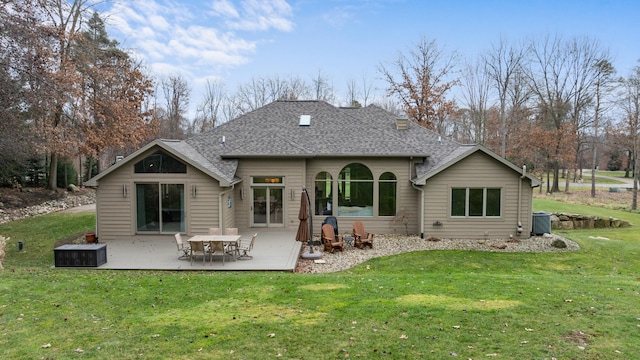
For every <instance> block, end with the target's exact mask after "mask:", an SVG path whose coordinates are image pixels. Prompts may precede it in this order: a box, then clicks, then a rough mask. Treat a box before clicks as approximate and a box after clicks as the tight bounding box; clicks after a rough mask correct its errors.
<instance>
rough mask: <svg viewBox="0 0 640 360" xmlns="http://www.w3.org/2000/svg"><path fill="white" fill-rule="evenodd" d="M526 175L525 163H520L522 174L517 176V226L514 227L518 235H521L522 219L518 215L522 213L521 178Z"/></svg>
mask: <svg viewBox="0 0 640 360" xmlns="http://www.w3.org/2000/svg"><path fill="white" fill-rule="evenodd" d="M526 176H527V165H522V175H521V176H520V178H518V226H517V227H516V232H517V234H518V236H520V235H522V231H523V230H522V221H520V217H521V214H522V179H524V178H525V177H526Z"/></svg>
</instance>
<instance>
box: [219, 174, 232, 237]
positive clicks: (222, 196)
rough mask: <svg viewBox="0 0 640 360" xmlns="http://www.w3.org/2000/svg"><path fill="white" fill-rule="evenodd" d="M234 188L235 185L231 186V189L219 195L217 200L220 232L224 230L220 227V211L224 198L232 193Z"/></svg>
mask: <svg viewBox="0 0 640 360" xmlns="http://www.w3.org/2000/svg"><path fill="white" fill-rule="evenodd" d="M235 187H236V184H231V189H229V190H226V191H223V192H221V193H220V198H219V199H218V226H219V227H220V231H223V230H224V227H223V226H222V209H224V208H223V206H224V197H225V195H227V194H229V193H230V192H232V191H233V189H234V188H235Z"/></svg>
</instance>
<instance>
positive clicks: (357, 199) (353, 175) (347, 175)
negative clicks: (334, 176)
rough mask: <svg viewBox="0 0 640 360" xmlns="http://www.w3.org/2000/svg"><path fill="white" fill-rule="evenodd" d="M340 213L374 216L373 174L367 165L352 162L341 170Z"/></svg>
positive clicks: (339, 179) (339, 189)
mask: <svg viewBox="0 0 640 360" xmlns="http://www.w3.org/2000/svg"><path fill="white" fill-rule="evenodd" d="M338 215H339V216H373V175H372V174H371V170H369V168H368V167H366V166H365V165H363V164H359V163H351V164H349V165H347V166H345V167H344V168H343V169H342V171H340V176H339V178H338Z"/></svg>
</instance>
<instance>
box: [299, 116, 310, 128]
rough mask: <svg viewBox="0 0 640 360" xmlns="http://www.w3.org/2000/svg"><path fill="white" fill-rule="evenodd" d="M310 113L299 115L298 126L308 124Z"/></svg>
mask: <svg viewBox="0 0 640 360" xmlns="http://www.w3.org/2000/svg"><path fill="white" fill-rule="evenodd" d="M310 125H311V115H300V126H310Z"/></svg>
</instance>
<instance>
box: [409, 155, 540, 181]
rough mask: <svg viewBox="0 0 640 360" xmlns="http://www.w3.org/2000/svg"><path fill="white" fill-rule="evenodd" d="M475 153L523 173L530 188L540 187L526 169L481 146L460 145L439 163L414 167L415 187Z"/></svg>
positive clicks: (428, 160)
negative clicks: (528, 181)
mask: <svg viewBox="0 0 640 360" xmlns="http://www.w3.org/2000/svg"><path fill="white" fill-rule="evenodd" d="M476 152H482V153H484V154H486V155H488V156H489V157H491V158H492V159H494V160H496V161H497V162H499V163H501V164H502V165H505V166H507V167H509V168H510V169H512V170H513V171H514V172H516V173H519V174H522V173H523V171H524V173H525V174H524V176H525V177H526V178H527V179H529V180H530V181H531V187H536V186H540V184H541V182H540V180H538V179H537V178H536V177H534V176H533V175H531V174H530V173H528V172H526V169H521V168H519V167H517V166H516V165H514V164H513V163H512V162H510V161H508V160H506V159H504V158H503V157H501V156H498V155H497V154H496V153H494V152H493V151H491V150H489V149H487V148H486V147H484V146H482V145H461V146H460V147H458V148H457V149H455V150H454V151H452V152H451V153H449V154H447V155H446V156H444V157H442V158H441V159H440V161H435V159H427V160H426V161H425V162H424V163H422V164H419V165H417V166H416V173H417V176H416V178H415V180H414V181H413V182H414V183H415V184H417V185H425V184H426V182H427V180H428V179H430V178H432V177H434V176H436V175H438V174H440V173H441V172H443V171H445V170H446V169H448V168H449V167H451V166H452V165H454V164H456V163H458V162H460V161H461V160H462V159H465V158H467V157H469V156H471V155H472V154H475V153H476Z"/></svg>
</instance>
